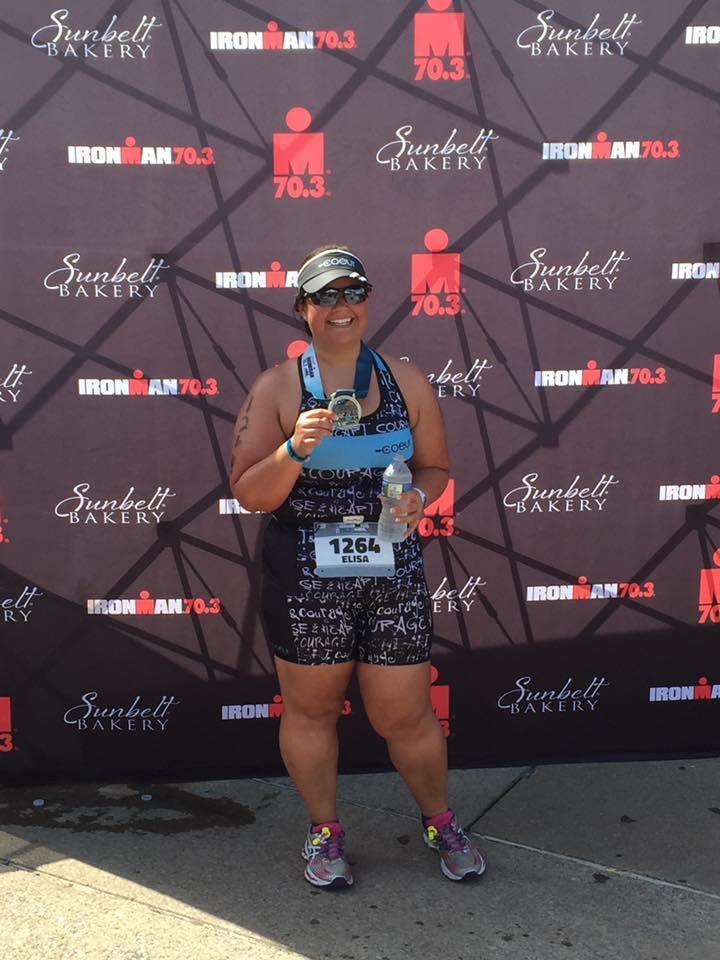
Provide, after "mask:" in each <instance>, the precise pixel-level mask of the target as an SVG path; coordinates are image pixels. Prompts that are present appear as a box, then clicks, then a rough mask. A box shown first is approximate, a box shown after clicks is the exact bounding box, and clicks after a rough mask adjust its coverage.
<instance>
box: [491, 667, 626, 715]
mask: <svg viewBox="0 0 720 960" xmlns="http://www.w3.org/2000/svg"><path fill="white" fill-rule="evenodd" d="M609 686H610V682H609V681H608V680H607V679H606V678H605V677H593V678H592V680H591V681H590V682H589V683H587V682H586V681H584V680H581V681H577V680H575V679H574V678H573V677H568V678H567V679H566V680H565V682H564V683H563V684H562V685H561V686H557V687H551V688H547V687H542V686H537V685H536V681H534V680H533V678H532V677H531V676H526V677H518V678H517V680H516V681H515V683H514V685H513V686H512V687H511V688H510V689H509V690H506V691H505V693H502V694H500V696H499V697H498V700H497V705H498V708H499V709H500V710H505V711H506V713H507V714H508V715H510V716H527V715H528V714H546V713H594V712H595V709H596V708H597V705H598V702H599V700H600V694H601V692H602V691H603V690H604V689H605V688H606V687H609Z"/></svg>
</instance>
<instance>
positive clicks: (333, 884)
mask: <svg viewBox="0 0 720 960" xmlns="http://www.w3.org/2000/svg"><path fill="white" fill-rule="evenodd" d="M300 856H301V857H302V858H303V860H305V862H306V863H307V864H308V865H307V866H306V867H305V872H304V874H303V876H304V877H305V879H306V880H307V882H308V883H311V884H312V885H313V886H314V887H322V888H323V889H324V890H346V889H347V888H348V887H351V886H352V885H353V878H352V877H350V879H349V880H348V879H347V878H346V877H333V878H332V880H318V878H317V877H315V876H313V875H312V874H311V873H310V864H309V862H308V861H309V859H310V858H309V857H307V856H306V855H305V851H304V850H303V851H302V852H301V854H300Z"/></svg>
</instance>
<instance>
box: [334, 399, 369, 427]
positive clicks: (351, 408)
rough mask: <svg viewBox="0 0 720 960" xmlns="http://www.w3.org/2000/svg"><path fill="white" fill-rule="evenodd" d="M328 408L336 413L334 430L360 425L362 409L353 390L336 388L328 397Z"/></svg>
mask: <svg viewBox="0 0 720 960" xmlns="http://www.w3.org/2000/svg"><path fill="white" fill-rule="evenodd" d="M328 410H329V411H330V412H331V413H334V414H336V415H337V420H336V421H335V429H336V430H354V429H355V428H356V427H359V426H360V417H361V416H362V411H361V409H360V404H359V403H358V401H357V400H356V399H355V391H354V390H336V391H335V393H333V394H332V396H331V397H330V402H329V403H328Z"/></svg>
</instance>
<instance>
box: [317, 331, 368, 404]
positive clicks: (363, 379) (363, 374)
mask: <svg viewBox="0 0 720 960" xmlns="http://www.w3.org/2000/svg"><path fill="white" fill-rule="evenodd" d="M301 368H302V372H303V378H304V380H305V386H306V387H307V389H308V391H309V392H310V393H311V394H312V396H313V397H315V399H316V400H326V399H327V397H326V394H325V389H324V387H323V382H322V376H321V375H320V365H319V363H318V359H317V356H316V354H315V347H314V345H313V344H312V343H311V344H310V346H309V347H308V348H307V350H306V351H305V352H304V353H303V355H302V360H301ZM371 376H372V351H371V350H370V349H369V348H368V347H366V346H365V344H364V343H361V344H360V353H359V354H358V358H357V364H356V365H355V383H354V384H353V388H352V392H353V395H354V396H356V397H360V398H362V397H366V396H367V395H368V391H369V389H370V377H371ZM346 389H347V390H349V388H343V392H345V390H346Z"/></svg>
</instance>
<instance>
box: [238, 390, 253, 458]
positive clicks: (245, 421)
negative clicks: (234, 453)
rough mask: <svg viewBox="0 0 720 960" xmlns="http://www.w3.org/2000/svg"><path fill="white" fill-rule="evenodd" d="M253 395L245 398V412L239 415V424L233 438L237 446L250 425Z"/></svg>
mask: <svg viewBox="0 0 720 960" xmlns="http://www.w3.org/2000/svg"><path fill="white" fill-rule="evenodd" d="M252 402H253V395H252V394H250V396H249V397H248V399H247V406H246V407H245V412H244V413H243V414H242V415H241V417H240V424H239V426H238V431H237V437H236V438H235V446H236V447H239V446H240V444H241V443H242V440H243V434H244V433H245V431H246V430H247V428H248V426H249V425H250V407H252Z"/></svg>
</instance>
